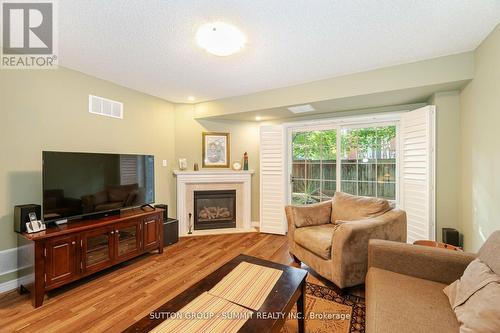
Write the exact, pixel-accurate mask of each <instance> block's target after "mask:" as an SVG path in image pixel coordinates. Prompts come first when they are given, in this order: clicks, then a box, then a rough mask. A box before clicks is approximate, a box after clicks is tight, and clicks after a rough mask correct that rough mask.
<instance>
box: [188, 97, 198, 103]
mask: <svg viewBox="0 0 500 333" xmlns="http://www.w3.org/2000/svg"><path fill="white" fill-rule="evenodd" d="M187 99H188V101H190V102H193V101H194V100H195V99H196V98H195V97H194V96H188V98H187Z"/></svg>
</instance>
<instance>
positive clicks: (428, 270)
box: [368, 240, 476, 284]
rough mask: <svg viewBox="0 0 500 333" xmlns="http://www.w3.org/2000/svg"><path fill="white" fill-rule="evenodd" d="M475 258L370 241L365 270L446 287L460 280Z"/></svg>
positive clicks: (425, 247)
mask: <svg viewBox="0 0 500 333" xmlns="http://www.w3.org/2000/svg"><path fill="white" fill-rule="evenodd" d="M475 258H476V255H475V254H473V253H466V252H460V251H451V250H447V249H440V248H433V247H427V246H421V245H411V244H402V243H396V242H388V241H383V240H370V245H369V251H368V267H377V268H381V269H385V270H388V271H392V272H395V273H400V274H405V275H410V276H413V277H417V278H420V279H425V280H431V281H435V282H440V283H445V284H450V283H452V282H453V281H455V280H457V279H458V278H460V276H461V275H462V274H463V272H464V270H465V268H466V267H467V265H468V264H469V263H470V262H471V261H472V260H474V259H475Z"/></svg>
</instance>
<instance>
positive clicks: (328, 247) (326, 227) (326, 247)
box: [294, 223, 337, 260]
mask: <svg viewBox="0 0 500 333" xmlns="http://www.w3.org/2000/svg"><path fill="white" fill-rule="evenodd" d="M336 229H337V226H336V225H334V224H331V223H328V224H323V225H316V226H312V227H304V228H299V229H297V230H295V234H294V240H295V242H296V243H297V244H299V245H300V246H302V247H304V248H306V249H307V250H309V251H311V252H313V253H314V254H316V255H317V256H319V257H321V258H323V259H327V260H328V259H330V258H331V253H332V240H333V233H334V232H335V230H336Z"/></svg>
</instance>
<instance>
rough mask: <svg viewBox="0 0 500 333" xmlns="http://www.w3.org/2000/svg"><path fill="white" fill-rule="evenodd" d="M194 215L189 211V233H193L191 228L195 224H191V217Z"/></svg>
mask: <svg viewBox="0 0 500 333" xmlns="http://www.w3.org/2000/svg"><path fill="white" fill-rule="evenodd" d="M192 216H193V214H191V213H189V214H188V217H189V221H188V235H191V234H192V233H193V232H192V231H191V229H192V228H193V225H192V224H191V217H192Z"/></svg>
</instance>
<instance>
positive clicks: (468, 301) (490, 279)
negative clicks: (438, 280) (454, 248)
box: [443, 259, 500, 333]
mask: <svg viewBox="0 0 500 333" xmlns="http://www.w3.org/2000/svg"><path fill="white" fill-rule="evenodd" d="M443 291H444V293H445V294H446V296H448V299H449V301H450V305H451V308H452V309H453V310H454V311H455V315H456V316H457V320H458V321H459V323H460V332H461V333H466V332H467V333H469V332H470V333H472V332H484V333H487V332H492V333H493V332H500V276H499V275H497V274H495V273H494V272H493V271H492V270H491V269H490V268H489V267H488V265H486V264H485V263H483V262H482V261H481V260H480V259H475V260H473V261H472V262H471V263H470V264H469V266H467V268H466V269H465V271H464V274H463V275H462V277H461V278H460V279H459V280H457V281H455V282H453V283H452V284H450V285H449V286H447V287H445V288H444V290H443Z"/></svg>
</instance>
